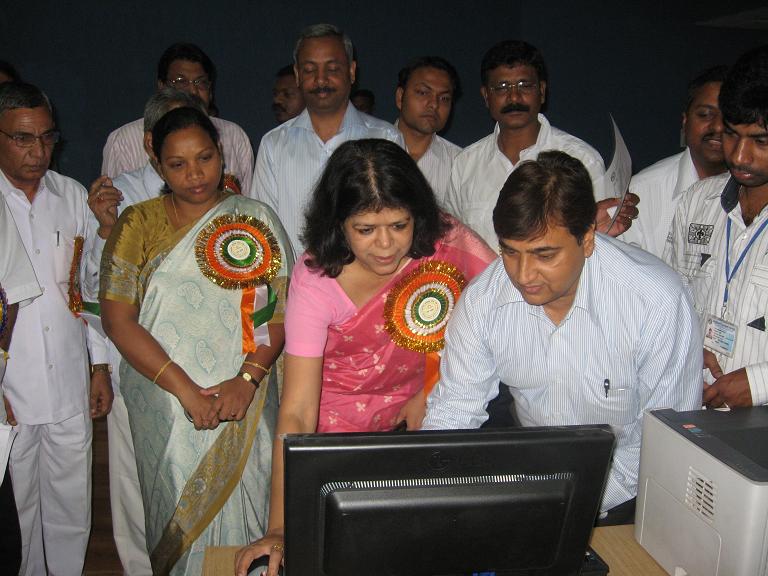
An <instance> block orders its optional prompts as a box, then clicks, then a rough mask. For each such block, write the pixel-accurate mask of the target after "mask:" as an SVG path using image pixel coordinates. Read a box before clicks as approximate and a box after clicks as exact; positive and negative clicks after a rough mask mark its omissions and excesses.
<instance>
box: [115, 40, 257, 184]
mask: <svg viewBox="0 0 768 576" xmlns="http://www.w3.org/2000/svg"><path fill="white" fill-rule="evenodd" d="M163 86H169V87H171V88H176V89H177V90H183V91H184V92H189V93H190V94H192V95H194V96H197V97H198V98H200V99H201V100H202V101H203V102H204V103H205V105H206V106H207V107H208V112H209V113H210V114H211V122H213V124H214V126H216V129H217V130H218V131H219V135H220V137H221V147H222V150H223V151H224V164H225V166H224V169H225V171H226V172H228V173H230V174H234V175H235V176H236V177H237V179H238V180H239V181H240V190H241V191H242V192H245V191H246V190H248V189H249V188H250V186H251V175H252V174H253V149H252V148H251V141H250V140H248V136H247V135H246V133H245V132H244V131H243V129H242V128H240V126H238V125H237V124H235V123H234V122H230V121H229V120H223V119H221V118H216V117H214V113H215V105H214V104H213V96H214V90H215V88H216V67H215V66H214V64H213V61H211V59H210V58H209V57H208V55H207V54H206V53H205V52H203V51H202V49H201V48H199V47H198V46H196V45H194V44H184V43H179V44H173V45H172V46H169V47H168V48H167V49H166V51H165V52H163V55H162V56H161V57H160V61H159V62H158V63H157V87H158V88H162V87H163ZM143 140H144V121H143V120H142V119H141V118H139V119H138V120H134V121H133V122H129V123H128V124H125V125H124V126H121V127H120V128H118V129H116V130H114V131H113V132H112V133H111V134H110V135H109V136H108V137H107V143H106V144H105V145H104V153H103V155H104V158H103V161H102V164H101V173H102V174H104V175H106V176H109V177H110V178H114V177H115V176H117V175H118V174H122V173H123V172H130V171H131V170H137V169H138V168H142V167H143V166H144V165H145V164H146V163H147V157H146V154H145V153H144V146H143V145H142V142H143Z"/></svg>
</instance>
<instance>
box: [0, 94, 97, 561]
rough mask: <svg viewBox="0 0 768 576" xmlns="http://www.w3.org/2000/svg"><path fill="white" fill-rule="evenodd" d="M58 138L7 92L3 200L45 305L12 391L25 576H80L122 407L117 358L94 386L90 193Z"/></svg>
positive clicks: (21, 335) (18, 339)
mask: <svg viewBox="0 0 768 576" xmlns="http://www.w3.org/2000/svg"><path fill="white" fill-rule="evenodd" d="M58 139H59V132H58V131H57V130H56V128H55V126H54V123H53V115H52V112H51V107H50V104H49V102H48V99H47V98H46V97H45V95H44V94H43V93H42V92H41V91H40V90H39V89H38V88H36V87H34V86H31V85H29V84H20V83H7V84H3V85H0V193H2V194H3V196H4V198H5V202H6V203H7V205H8V208H9V210H10V212H11V215H12V216H13V220H14V222H15V224H16V228H17V229H18V231H19V235H20V236H21V240H22V242H23V244H24V247H25V249H26V251H27V254H28V255H29V258H30V261H31V263H32V267H33V269H34V271H35V275H36V277H37V281H38V283H39V284H40V287H41V289H42V291H43V294H42V295H41V296H40V297H38V298H37V299H35V300H34V301H33V302H32V303H30V304H29V305H28V306H25V307H24V308H23V309H21V310H19V313H18V317H17V319H16V326H15V328H14V334H13V340H12V342H11V346H10V350H9V353H10V356H11V358H12V361H11V362H10V363H9V364H8V367H7V369H6V373H5V379H4V381H3V388H4V391H5V394H6V400H7V401H8V404H7V406H6V407H7V408H8V418H9V420H12V419H15V420H16V421H17V422H18V425H17V436H16V440H15V442H14V444H13V448H12V450H11V475H12V478H13V482H14V486H15V493H16V494H15V496H16V504H17V507H18V511H19V523H20V525H21V534H22V567H21V572H20V573H21V574H28V575H38V574H45V573H46V562H47V563H48V566H49V568H53V567H55V569H56V570H55V571H56V573H58V574H72V575H75V574H80V573H82V569H83V562H84V560H85V550H86V546H87V544H88V535H89V532H90V525H91V518H90V515H91V482H90V480H91V476H90V474H91V470H90V468H91V437H92V428H91V418H98V417H100V416H104V415H105V414H106V413H107V412H109V408H110V405H111V402H112V389H111V385H110V377H109V366H108V364H107V362H106V358H103V357H101V358H99V357H97V356H98V354H97V351H96V350H92V358H91V361H92V364H93V369H92V370H93V373H92V376H91V377H90V379H89V377H88V362H89V360H88V349H87V346H86V333H87V330H86V325H85V323H84V322H83V320H82V319H81V318H79V317H78V316H77V312H78V310H79V309H80V308H81V306H82V297H81V294H80V284H81V281H80V280H81V278H80V261H81V259H82V258H85V257H87V252H88V250H89V242H90V238H89V236H88V233H87V225H86V219H87V212H88V207H87V205H86V192H85V189H84V188H83V187H82V186H80V185H79V184H78V183H77V182H75V181H74V180H72V179H71V178H67V177H65V176H61V175H60V174H57V173H56V172H53V171H51V170H48V165H49V164H50V160H51V154H52V152H53V146H54V144H55V143H56V142H57V141H58ZM89 380H90V381H89Z"/></svg>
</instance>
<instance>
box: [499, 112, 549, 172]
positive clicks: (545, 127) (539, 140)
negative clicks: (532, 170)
mask: <svg viewBox="0 0 768 576" xmlns="http://www.w3.org/2000/svg"><path fill="white" fill-rule="evenodd" d="M537 119H538V121H539V133H538V135H537V136H536V142H535V143H534V144H532V145H531V146H528V148H523V149H522V150H520V161H522V160H527V159H530V158H529V156H530V152H529V151H535V152H536V154H535V155H534V156H533V158H535V156H537V155H538V151H539V150H542V149H544V148H545V147H546V145H547V142H549V138H550V136H551V134H552V125H551V124H550V123H549V120H547V118H546V116H544V114H539V115H538V116H537ZM500 133H501V128H499V123H498V122H496V126H495V127H494V128H493V148H494V151H495V152H496V153H498V154H500V155H501V156H502V157H504V158H507V157H506V156H504V152H502V151H501V149H500V148H499V134H500ZM507 162H509V163H510V164H512V162H510V160H509V158H507ZM519 163H520V162H519V161H518V164H519Z"/></svg>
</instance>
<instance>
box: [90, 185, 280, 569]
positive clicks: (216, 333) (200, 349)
mask: <svg viewBox="0 0 768 576" xmlns="http://www.w3.org/2000/svg"><path fill="white" fill-rule="evenodd" d="M154 201H155V200H150V201H149V202H154ZM160 201H162V199H160ZM233 213H237V214H243V215H250V216H254V217H256V218H258V219H259V220H261V221H262V222H264V223H266V224H267V225H268V226H269V228H270V229H271V231H272V233H273V234H274V235H275V236H276V237H277V239H278V243H279V244H280V246H281V252H282V266H281V269H280V271H279V272H278V275H277V278H275V279H274V281H273V282H272V286H273V288H275V289H276V290H277V292H278V293H279V294H280V298H279V308H278V310H277V312H276V313H275V316H274V317H273V321H275V320H278V321H282V315H283V311H284V295H285V292H286V289H287V286H286V284H285V279H286V278H287V277H288V272H289V270H290V267H291V262H290V260H289V258H290V254H291V250H290V248H289V245H288V243H287V240H286V239H285V236H284V232H283V231H282V227H281V226H280V225H279V222H278V221H277V218H276V216H275V215H274V213H273V212H272V211H271V210H269V209H268V208H267V207H266V206H264V205H261V204H260V203H257V202H255V201H252V200H249V199H247V198H242V197H229V198H227V199H225V200H223V201H222V202H221V203H220V204H218V205H217V206H216V207H215V208H213V209H212V210H211V211H209V212H208V213H207V214H206V215H205V216H203V217H202V218H201V219H200V220H199V221H198V222H197V223H195V224H193V225H192V226H191V227H189V228H188V229H182V230H180V231H178V233H176V234H175V236H177V237H174V238H171V239H170V241H169V242H168V246H167V249H165V250H161V251H160V252H159V253H157V254H155V255H154V256H153V257H150V258H148V259H147V261H146V264H145V265H144V266H143V267H141V268H140V269H137V270H136V271H135V273H136V274H137V275H138V278H140V282H141V284H142V288H141V291H142V296H141V303H140V313H139V323H140V324H141V325H142V326H143V327H144V328H146V329H147V330H148V331H149V332H150V333H151V334H152V336H153V337H154V338H155V339H156V340H157V341H158V342H159V343H160V345H161V346H162V347H163V348H164V349H165V351H166V352H167V353H168V355H169V357H170V358H171V359H172V360H173V361H174V362H175V363H176V364H178V365H179V366H181V367H182V368H183V369H184V371H185V372H186V373H187V374H188V375H189V376H190V378H191V379H192V380H193V381H194V382H195V383H196V384H197V385H198V386H200V387H202V388H208V387H211V386H214V385H216V384H219V383H220V382H222V381H224V380H227V379H230V378H232V377H234V376H235V375H236V374H237V373H238V372H239V370H240V368H241V366H242V362H243V359H244V354H243V342H242V335H243V327H242V322H241V304H242V300H243V298H242V295H243V290H240V289H232V290H227V289H224V288H221V287H220V286H218V285H217V284H215V283H214V282H212V281H211V280H209V279H208V278H206V277H205V276H204V275H203V274H202V272H201V269H200V267H199V265H198V262H197V260H196V256H195V244H196V241H197V239H198V235H199V234H200V232H201V230H202V229H203V228H204V227H205V226H206V225H207V224H208V223H209V222H211V221H212V220H213V219H214V218H217V217H219V216H222V215H225V214H233ZM150 235H151V233H150ZM137 241H139V242H140V239H137ZM105 254H106V251H105ZM110 256H111V257H112V259H113V261H118V262H119V261H120V260H121V257H120V255H119V254H118V253H116V252H115V253H114V254H111V255H110ZM102 268H104V265H102ZM102 273H104V271H103V272H102ZM123 280H124V278H123ZM117 285H119V282H117V283H116V284H113V286H117ZM102 291H104V290H103V287H102ZM256 292H257V303H258V302H259V301H260V302H261V303H262V304H263V303H264V302H265V301H266V293H267V289H266V287H264V286H261V287H259V288H257V289H256ZM257 307H258V305H257ZM120 376H121V388H122V392H123V395H124V397H125V403H126V406H127V408H128V412H129V419H130V424H131V433H132V435H133V441H134V446H135V450H136V459H137V468H138V472H139V480H140V483H141V489H142V496H143V500H144V508H145V514H146V524H147V525H146V534H147V549H148V551H149V553H150V558H151V560H152V566H153V572H154V573H155V574H174V575H181V574H189V575H192V574H194V575H199V574H200V573H201V571H202V562H203V556H204V553H205V548H206V546H220V545H241V544H246V543H248V542H251V541H253V540H255V539H257V538H259V537H261V536H262V535H263V533H264V531H265V529H266V525H267V517H268V501H269V486H270V470H271V452H272V440H273V431H274V428H275V425H276V419H277V405H278V397H277V382H276V380H277V374H276V371H273V373H272V374H271V375H270V378H269V381H268V382H267V381H266V380H265V381H264V382H263V383H262V385H261V387H260V388H259V390H257V391H256V394H255V395H254V399H253V402H252V403H251V406H250V408H249V410H248V413H247V415H246V417H245V418H244V419H243V420H242V421H241V422H222V423H221V424H220V425H219V426H218V428H216V429H215V430H195V428H194V426H193V425H192V423H190V422H189V420H188V419H187V417H186V416H185V414H184V409H183V408H182V406H181V404H180V403H179V402H178V400H177V399H176V397H174V396H172V395H171V394H169V393H168V392H166V391H164V390H163V389H162V388H160V387H159V386H157V385H155V384H153V383H152V382H151V381H149V380H148V379H147V378H145V377H144V376H142V375H141V374H139V373H138V372H137V371H136V370H134V369H133V368H132V367H131V366H130V365H129V364H128V363H127V362H125V361H124V362H123V363H122V364H121V369H120Z"/></svg>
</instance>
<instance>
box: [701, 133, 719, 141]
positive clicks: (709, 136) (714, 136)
mask: <svg viewBox="0 0 768 576" xmlns="http://www.w3.org/2000/svg"><path fill="white" fill-rule="evenodd" d="M701 139H702V140H717V141H718V142H721V141H722V139H723V134H722V132H707V133H706V134H704V136H702V137H701Z"/></svg>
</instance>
